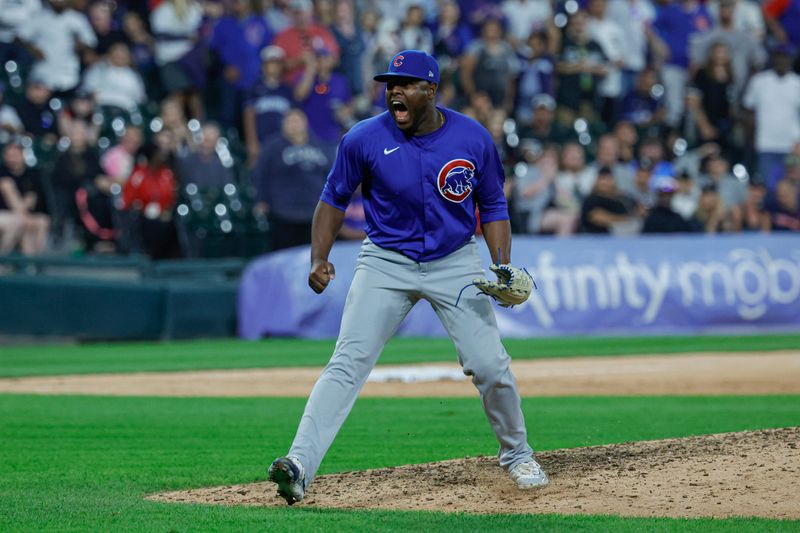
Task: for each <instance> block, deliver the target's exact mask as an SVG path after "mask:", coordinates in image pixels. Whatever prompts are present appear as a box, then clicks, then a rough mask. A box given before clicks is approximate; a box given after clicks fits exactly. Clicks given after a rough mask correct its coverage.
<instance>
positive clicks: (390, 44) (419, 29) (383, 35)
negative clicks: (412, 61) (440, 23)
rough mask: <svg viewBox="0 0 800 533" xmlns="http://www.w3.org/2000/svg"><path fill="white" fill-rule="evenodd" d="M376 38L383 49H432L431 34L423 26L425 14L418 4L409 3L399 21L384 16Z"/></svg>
mask: <svg viewBox="0 0 800 533" xmlns="http://www.w3.org/2000/svg"><path fill="white" fill-rule="evenodd" d="M378 39H379V40H380V41H381V48H382V49H383V50H386V51H388V50H394V51H396V50H424V51H425V52H428V53H431V52H432V51H433V35H431V31H430V30H429V29H428V28H427V27H426V26H425V14H424V12H423V10H422V7H421V6H420V5H419V4H415V3H412V4H409V5H408V8H407V10H406V13H405V17H404V18H403V20H402V21H401V22H398V20H396V19H394V18H388V17H387V18H384V21H383V23H382V24H381V26H380V31H379V36H378Z"/></svg>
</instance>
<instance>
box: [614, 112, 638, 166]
mask: <svg viewBox="0 0 800 533" xmlns="http://www.w3.org/2000/svg"><path fill="white" fill-rule="evenodd" d="M612 134H613V135H614V137H616V139H617V159H619V161H620V162H621V163H631V164H632V163H634V162H635V161H636V145H637V143H638V142H639V134H638V133H637V131H636V128H635V127H634V126H633V124H631V123H630V122H628V121H627V120H620V121H619V122H617V123H616V125H615V126H614V131H613V132H612Z"/></svg>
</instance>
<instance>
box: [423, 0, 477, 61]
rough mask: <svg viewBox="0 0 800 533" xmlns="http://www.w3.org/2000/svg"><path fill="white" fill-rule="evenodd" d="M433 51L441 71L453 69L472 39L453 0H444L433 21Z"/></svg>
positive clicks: (459, 9)
mask: <svg viewBox="0 0 800 533" xmlns="http://www.w3.org/2000/svg"><path fill="white" fill-rule="evenodd" d="M431 34H432V36H433V53H434V55H435V56H436V58H437V59H438V60H439V68H440V70H441V71H444V70H447V69H451V70H454V69H455V64H457V63H458V61H459V59H460V57H461V54H462V53H463V52H464V50H466V48H467V45H468V44H469V43H470V41H472V31H471V30H470V29H469V25H468V24H467V23H465V22H464V21H463V20H462V18H461V8H460V7H459V5H458V3H457V2H455V1H454V0H444V1H443V2H442V3H441V7H440V9H439V15H438V17H437V19H436V21H435V22H434V23H433V26H432V29H431ZM451 65H452V66H451Z"/></svg>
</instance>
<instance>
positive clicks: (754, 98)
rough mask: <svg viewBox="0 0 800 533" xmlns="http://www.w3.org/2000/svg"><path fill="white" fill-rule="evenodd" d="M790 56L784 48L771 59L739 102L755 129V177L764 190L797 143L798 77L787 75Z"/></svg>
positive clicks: (799, 123) (770, 186) (799, 119)
mask: <svg viewBox="0 0 800 533" xmlns="http://www.w3.org/2000/svg"><path fill="white" fill-rule="evenodd" d="M791 64H792V54H791V51H790V49H789V48H787V47H785V46H780V47H778V48H777V49H776V50H775V52H774V54H773V56H772V68H771V69H769V70H765V71H762V72H760V73H758V74H756V75H755V76H753V78H752V79H751V80H750V83H749V84H748V86H747V90H746V92H745V95H744V99H743V101H742V105H743V106H744V107H745V109H747V110H749V111H750V112H751V113H752V115H750V116H748V117H747V118H748V124H749V125H750V127H751V129H752V128H753V126H754V127H755V128H754V129H755V150H756V156H757V165H758V174H759V177H760V179H761V180H764V181H765V183H766V185H767V190H768V191H770V192H771V191H774V189H775V182H773V181H768V180H770V179H771V178H772V176H774V174H775V167H776V166H778V165H780V164H781V163H782V161H783V159H784V158H785V157H786V155H787V154H788V153H789V152H790V151H791V150H792V147H793V146H794V144H795V143H796V142H798V141H800V75H797V74H795V73H794V72H790V70H789V69H790V68H791Z"/></svg>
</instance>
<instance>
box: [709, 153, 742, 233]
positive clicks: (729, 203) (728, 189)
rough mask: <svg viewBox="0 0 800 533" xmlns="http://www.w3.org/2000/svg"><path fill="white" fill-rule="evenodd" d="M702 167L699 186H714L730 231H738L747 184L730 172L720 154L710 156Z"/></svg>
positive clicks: (728, 164)
mask: <svg viewBox="0 0 800 533" xmlns="http://www.w3.org/2000/svg"><path fill="white" fill-rule="evenodd" d="M704 166H705V174H704V175H703V176H702V177H701V180H700V182H699V183H700V186H701V187H702V186H704V185H708V184H712V185H714V186H715V188H716V189H717V193H718V194H719V201H720V204H721V205H722V209H723V211H724V213H725V217H726V220H728V221H729V222H730V224H731V227H730V229H731V230H733V231H740V230H741V225H742V206H743V205H744V203H745V201H746V200H747V182H746V181H742V180H739V178H737V177H736V176H734V175H733V174H732V173H731V172H730V163H728V161H727V160H726V159H725V158H724V157H722V155H720V154H712V155H710V156H709V157H708V158H707V159H706V161H705V165H704Z"/></svg>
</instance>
